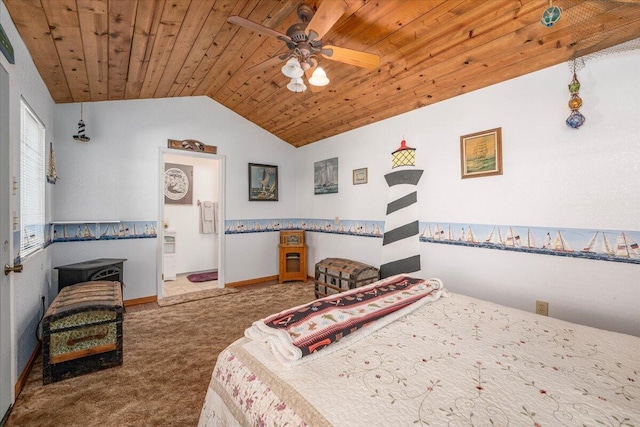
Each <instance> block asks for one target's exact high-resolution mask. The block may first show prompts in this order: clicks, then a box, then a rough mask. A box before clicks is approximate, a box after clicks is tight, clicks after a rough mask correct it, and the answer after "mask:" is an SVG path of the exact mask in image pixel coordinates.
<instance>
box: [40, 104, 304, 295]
mask: <svg viewBox="0 0 640 427" xmlns="http://www.w3.org/2000/svg"><path fill="white" fill-rule="evenodd" d="M55 114H56V120H55V143H56V156H57V162H58V174H59V175H60V177H61V179H60V181H59V182H58V184H56V186H55V196H56V198H55V206H54V209H53V219H54V220H56V221H72V220H77V221H89V220H93V221H97V220H130V221H133V220H155V221H159V219H158V209H159V208H158V207H159V203H160V200H161V199H159V198H160V197H162V192H161V189H160V188H159V185H158V183H159V174H160V170H159V167H158V165H159V164H160V158H159V156H160V153H159V149H158V148H159V147H166V146H167V140H168V139H178V140H183V139H196V140H198V141H201V142H203V143H204V144H207V145H215V146H217V147H218V154H220V155H223V156H225V157H226V177H225V179H226V188H225V193H226V201H225V202H226V217H227V218H233V219H252V218H256V219H261V218H281V217H286V216H289V215H290V213H291V212H293V211H294V210H295V201H294V197H295V188H296V183H295V170H294V168H293V166H292V165H291V162H290V161H287V160H285V159H291V158H293V157H294V155H295V148H293V147H292V146H290V145H289V144H287V143H285V142H283V141H282V140H280V139H278V138H276V137H275V136H273V135H271V134H269V133H267V132H266V131H264V130H263V129H261V128H259V127H257V126H255V125H253V124H251V123H249V122H247V121H246V120H245V119H243V118H241V117H240V116H238V115H236V114H235V113H233V112H231V111H230V110H228V109H227V108H225V107H223V106H221V105H219V104H218V103H216V102H214V101H212V100H211V99H209V98H207V97H193V98H169V99H147V100H137V101H106V102H95V103H86V104H84V117H83V118H84V122H85V123H86V135H87V136H89V137H90V138H91V141H90V142H89V143H88V144H81V143H78V142H76V141H74V140H73V139H72V135H74V134H76V133H77V123H78V120H79V118H80V105H79V104H61V105H56V107H55ZM253 162H258V163H268V164H273V165H278V166H280V167H279V170H278V171H279V176H280V201H279V202H277V203H258V202H249V201H248V197H247V192H248V189H247V188H248V187H247V186H248V163H253ZM196 197H197V196H196ZM158 226H159V227H161V226H162V225H161V224H158ZM140 240H142V241H144V242H140V241H138V240H121V241H117V243H116V244H115V245H113V246H111V245H109V246H102V245H104V244H105V242H89V243H91V244H90V245H85V244H83V243H56V244H54V245H53V246H54V250H55V259H54V263H53V266H56V265H61V264H62V263H63V258H64V259H65V261H64V262H65V263H66V262H70V259H71V258H74V259H76V260H77V261H82V260H85V259H91V258H99V257H101V256H103V255H102V254H106V253H107V252H108V253H109V257H112V258H118V257H120V255H119V254H123V253H132V252H135V253H136V254H137V257H136V258H135V259H134V260H129V261H127V262H126V263H125V282H126V283H127V288H125V292H124V294H125V295H124V297H125V299H134V298H141V297H147V296H150V295H156V283H155V280H156V276H155V273H156V268H157V265H156V264H157V262H156V250H157V249H158V248H159V247H158V246H157V245H159V242H157V240H159V239H140ZM241 240H242V239H241V237H239V236H227V238H226V244H227V248H226V260H227V261H226V265H225V266H223V267H222V268H224V269H225V279H226V281H227V282H234V281H240V280H246V279H252V278H255V277H264V276H270V275H274V274H277V264H276V265H275V266H274V265H273V263H272V262H271V261H270V260H268V259H264V257H263V256H262V251H263V248H262V247H261V246H259V245H258V246H254V245H247V246H245V245H242V244H238V242H240V241H241ZM138 245H142V246H143V247H144V248H143V249H141V250H142V252H137V251H138V248H139V246H138ZM151 246H153V247H151ZM275 247H276V248H277V243H276V245H275ZM111 250H112V251H111ZM122 257H123V258H127V257H126V256H122ZM248 260H249V262H251V263H252V268H251V269H247V268H246V264H247V262H248Z"/></svg>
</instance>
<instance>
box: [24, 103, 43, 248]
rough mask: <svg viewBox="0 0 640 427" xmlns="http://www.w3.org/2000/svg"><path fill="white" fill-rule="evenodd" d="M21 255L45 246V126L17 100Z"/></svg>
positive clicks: (25, 105) (25, 104)
mask: <svg viewBox="0 0 640 427" xmlns="http://www.w3.org/2000/svg"><path fill="white" fill-rule="evenodd" d="M20 128H21V129H20V258H21V259H24V258H26V257H27V256H29V255H30V254H32V253H34V252H35V251H37V250H38V249H40V248H42V247H44V217H45V215H44V204H45V183H44V182H45V168H44V163H45V142H44V141H45V128H44V125H43V124H42V122H41V121H40V119H38V116H36V114H35V113H34V112H33V110H31V108H29V106H28V105H27V103H26V102H24V100H21V102H20Z"/></svg>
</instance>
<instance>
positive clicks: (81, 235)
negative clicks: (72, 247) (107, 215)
mask: <svg viewBox="0 0 640 427" xmlns="http://www.w3.org/2000/svg"><path fill="white" fill-rule="evenodd" d="M156 227H157V222H156V221H110V222H78V223H65V224H55V223H54V224H51V229H52V236H51V241H52V242H53V243H57V242H81V241H87V240H114V239H144V238H155V237H157V232H156Z"/></svg>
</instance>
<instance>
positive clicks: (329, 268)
mask: <svg viewBox="0 0 640 427" xmlns="http://www.w3.org/2000/svg"><path fill="white" fill-rule="evenodd" d="M379 278H380V270H378V269H377V268H375V267H372V266H370V265H367V264H363V263H361V262H358V261H352V260H350V259H344V258H325V259H323V260H322V261H320V262H318V263H317V264H316V274H315V281H314V282H315V293H316V298H322V297H325V296H328V295H332V294H336V293H339V292H344V291H346V290H349V289H353V288H358V287H360V286H364V285H368V284H369V283H373V282H375V281H377V280H379Z"/></svg>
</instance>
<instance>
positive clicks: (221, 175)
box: [156, 147, 227, 299]
mask: <svg viewBox="0 0 640 427" xmlns="http://www.w3.org/2000/svg"><path fill="white" fill-rule="evenodd" d="M165 154H170V155H173V156H184V157H199V158H202V159H209V160H218V213H219V215H218V222H219V224H218V225H219V227H218V287H219V288H224V286H225V283H226V281H225V273H226V270H227V269H226V267H225V259H226V257H225V255H226V254H225V239H224V237H225V236H224V224H225V199H226V198H225V188H226V185H225V175H226V173H225V168H226V157H225V156H223V155H220V154H211V153H200V152H197V151H187V150H176V149H171V148H165V147H160V149H159V152H158V227H157V228H156V229H157V230H158V231H157V234H158V236H157V240H158V242H157V245H156V246H157V253H156V260H157V261H156V265H157V269H156V283H157V286H156V288H157V291H156V293H157V298H158V299H162V295H163V292H164V280H162V272H163V271H164V257H163V256H162V246H163V245H162V243H163V242H164V227H163V225H162V224H164V156H165Z"/></svg>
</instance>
